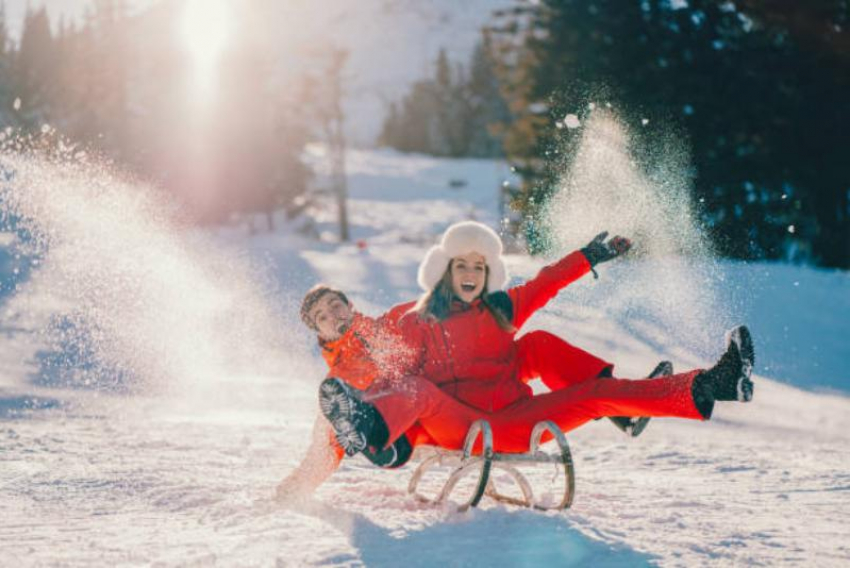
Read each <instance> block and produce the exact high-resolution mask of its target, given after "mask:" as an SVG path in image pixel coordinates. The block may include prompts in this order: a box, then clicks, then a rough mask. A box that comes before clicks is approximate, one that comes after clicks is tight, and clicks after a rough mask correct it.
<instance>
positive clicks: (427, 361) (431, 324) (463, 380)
mask: <svg viewBox="0 0 850 568" xmlns="http://www.w3.org/2000/svg"><path fill="white" fill-rule="evenodd" d="M588 272H590V263H589V262H588V261H587V259H586V258H585V257H584V255H583V254H582V253H581V252H578V251H576V252H573V253H571V254H569V255H567V256H566V257H564V258H562V259H561V260H559V261H558V262H555V263H553V264H551V265H549V266H546V267H544V268H543V269H542V270H541V271H540V272H539V273H538V274H537V276H535V277H534V278H533V279H531V280H529V281H528V282H526V283H525V284H522V285H520V286H516V287H515V288H511V289H509V290H507V292H497V293H495V294H491V300H492V302H491V303H493V304H496V305H497V306H498V308H499V309H501V310H502V312H503V313H504V314H505V315H507V316H508V317H509V319H510V321H511V323H513V325H514V327H515V331H513V332H509V331H506V330H504V329H502V328H500V327H499V325H498V323H497V322H496V320H495V318H494V317H493V316H492V314H491V313H490V312H489V311H488V310H487V308H486V307H485V306H484V305H483V304H482V302H481V300H480V299H479V300H476V301H474V302H472V303H470V304H465V303H463V302H459V301H458V302H456V303H455V304H454V305H453V306H452V313H451V315H449V317H447V318H446V319H445V320H443V321H436V320H430V321H429V320H425V319H423V318H421V317H419V315H418V314H415V313H409V314H406V315H404V316H403V317H402V318H401V320H400V322H399V325H400V328H401V329H402V331H403V333H404V335H405V339H406V340H407V344H408V345H409V346H410V347H412V348H413V349H414V350H415V356H416V359H415V365H414V366H413V367H412V368H411V369H410V372H409V374H411V375H418V376H422V377H426V378H427V379H429V380H430V381H432V382H434V383H436V384H437V385H438V386H439V387H440V389H441V390H443V391H444V392H445V393H447V394H448V395H450V396H452V397H454V398H456V399H458V400H460V401H461V402H465V403H466V404H469V405H470V406H474V407H475V408H478V409H480V410H485V411H488V412H493V411H496V410H499V409H500V408H503V407H505V406H507V405H509V404H512V403H513V402H516V401H517V400H521V399H523V398H527V397H530V396H532V391H531V388H530V387H529V386H528V385H526V384H525V383H523V382H522V381H521V380H520V378H519V372H520V371H519V365H518V361H517V347H516V344H515V342H514V336H515V335H516V330H519V328H521V327H522V325H523V324H524V323H525V322H526V321H527V320H528V318H530V317H531V316H532V314H534V312H535V311H537V310H539V309H540V308H542V307H543V306H545V305H546V303H547V302H549V300H551V299H552V298H553V297H554V296H555V295H556V294H557V293H558V291H560V290H561V289H562V288H564V287H565V286H567V285H568V284H570V283H571V282H573V281H575V280H577V279H578V278H581V277H582V276H584V275H585V274H587V273H588ZM570 364H571V365H579V366H581V365H585V364H586V365H599V360H598V359H596V358H595V357H594V358H592V360H590V359H588V360H587V361H582V360H577V361H571V362H570Z"/></svg>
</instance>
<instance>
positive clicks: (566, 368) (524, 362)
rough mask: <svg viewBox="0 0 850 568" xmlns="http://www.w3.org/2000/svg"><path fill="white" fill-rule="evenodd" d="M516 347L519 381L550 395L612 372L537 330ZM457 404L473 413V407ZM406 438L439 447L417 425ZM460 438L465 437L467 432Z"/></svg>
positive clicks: (593, 358) (605, 364) (416, 443)
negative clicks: (538, 382)
mask: <svg viewBox="0 0 850 568" xmlns="http://www.w3.org/2000/svg"><path fill="white" fill-rule="evenodd" d="M516 346H517V354H516V362H517V373H518V375H519V380H521V381H522V382H524V383H527V382H528V381H530V380H532V379H537V378H539V379H541V381H542V382H543V384H544V385H546V387H547V388H548V389H549V390H551V391H555V390H560V389H562V388H565V387H568V386H571V385H576V384H578V383H581V382H584V381H587V380H590V379H594V380H595V379H596V378H598V377H599V376H600V374H602V373H603V371H606V370H607V371H609V373H610V371H611V370H613V368H614V365H613V364H611V363H608V362H607V361H604V360H603V359H600V358H599V357H597V356H595V355H593V354H591V353H588V352H587V351H584V350H583V349H579V348H578V347H576V346H574V345H571V344H570V343H567V342H566V341H564V340H563V339H561V338H560V337H558V336H557V335H554V334H552V333H549V332H548V331H543V330H537V331H531V332H529V333H526V334H525V335H523V336H522V337H520V338H519V339H517V341H516ZM458 404H461V406H463V407H465V408H472V409H473V410H475V408H474V407H468V406H467V405H465V404H462V403H458ZM466 429H468V427H467V428H466ZM406 434H407V438H408V440H409V441H410V443H411V444H413V445H414V446H421V445H441V444H440V443H439V442H438V441H436V440H434V439H433V438H432V437H431V436H430V435H429V433H428V431H427V430H425V429H423V428H422V427H421V426H420V425H418V424H413V426H411V428H410V430H408V431H407V432H406ZM460 435H461V436H466V430H464V431H463V432H461V433H460Z"/></svg>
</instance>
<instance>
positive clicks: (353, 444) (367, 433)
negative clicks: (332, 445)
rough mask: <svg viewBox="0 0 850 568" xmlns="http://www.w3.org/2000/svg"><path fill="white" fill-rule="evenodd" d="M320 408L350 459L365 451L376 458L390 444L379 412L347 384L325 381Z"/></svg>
mask: <svg viewBox="0 0 850 568" xmlns="http://www.w3.org/2000/svg"><path fill="white" fill-rule="evenodd" d="M319 408H321V410H322V414H324V415H325V418H327V419H328V422H330V423H331V426H332V427H333V429H334V433H335V434H336V439H337V441H338V442H339V445H340V446H342V449H343V450H345V453H346V454H347V455H349V456H353V455H355V454H357V453H360V452H363V451H369V452H370V453H371V454H372V455H377V454H378V453H380V452H381V450H383V448H384V446H385V445H386V444H387V441H388V439H389V430H388V429H387V423H386V422H384V419H383V417H382V416H381V414H380V413H379V412H378V409H377V408H375V407H374V406H373V405H371V404H369V403H368V402H364V401H362V400H361V399H360V397H359V396H358V394H357V392H356V391H355V389H352V388H351V387H349V386H348V385H347V384H345V382H344V381H342V380H340V379H336V378H330V379H325V380H324V381H322V384H321V386H320V387H319ZM379 459H381V458H379Z"/></svg>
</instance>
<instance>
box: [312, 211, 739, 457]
mask: <svg viewBox="0 0 850 568" xmlns="http://www.w3.org/2000/svg"><path fill="white" fill-rule="evenodd" d="M605 236H606V235H605V234H603V235H600V236H599V237H597V238H596V239H594V240H593V241H592V242H591V243H590V244H589V245H588V246H587V247H585V248H584V249H582V250H581V251H576V252H574V253H571V254H569V255H567V256H566V257H564V258H563V259H561V260H560V261H558V262H556V263H554V264H552V265H550V266H548V267H546V268H544V269H543V270H542V271H541V272H540V273H539V274H538V275H537V276H536V277H535V278H534V279H532V280H530V281H529V282H527V283H525V284H523V285H521V286H517V287H515V288H511V289H509V290H508V291H507V292H495V293H489V292H488V290H491V289H495V290H499V289H500V288H501V287H502V286H503V285H504V283H505V281H506V279H507V278H506V274H505V270H504V265H503V263H502V259H501V241H500V240H499V238H498V236H496V235H495V233H493V232H492V231H491V230H490V229H488V228H486V227H485V226H483V225H481V224H479V223H473V222H467V223H460V224H457V225H455V226H453V227H450V228H449V230H448V231H447V232H446V234H445V235H444V237H443V240H442V243H441V244H440V245H439V246H437V247H434V248H433V249H432V250H431V251H430V252H429V253H428V256H427V257H426V259H425V261H424V262H423V264H422V266H421V267H420V272H419V282H420V284H421V285H422V286H423V288H425V289H426V290H428V292H427V293H426V295H425V296H423V298H422V300H420V302H419V303H418V305H417V308H416V309H415V310H414V311H412V312H411V313H409V314H407V315H406V316H405V317H403V318H402V319H401V321H400V328H401V329H402V332H403V334H404V335H405V338H406V340H407V342H408V344H409V345H410V346H411V347H412V348H413V349H414V351H415V352H416V354H417V355H418V358H417V362H416V364H415V365H414V367H412V368H411V372H410V373H409V378H408V381H407V383H406V385H405V388H404V389H402V390H399V389H397V388H393V387H390V388H376V389H371V390H370V391H369V392H367V393H365V396H361V395H358V394H357V393H354V392H352V391H351V390H350V389H347V388H346V387H345V385H344V384H341V383H339V382H334V381H333V380H332V379H329V380H328V381H325V383H323V386H322V389H321V394H320V397H323V402H324V404H323V412H326V416H328V418H329V420H330V421H331V422H332V423H333V424H334V427H335V429H336V430H337V436H338V438H339V439H343V438H344V439H346V444H347V445H348V447H346V451H347V452H349V453H356V452H357V451H360V450H362V449H363V448H364V447H367V446H373V447H374V446H378V447H382V446H383V445H384V444H385V443H386V441H387V440H393V439H395V437H396V436H397V435H399V434H400V433H402V432H404V431H405V430H406V429H407V428H408V427H409V426H410V425H412V424H413V423H414V422H417V421H418V422H419V424H420V425H421V426H422V428H423V429H424V430H425V431H426V432H427V434H428V435H429V436H430V437H431V438H433V439H434V440H436V441H437V442H438V443H439V445H441V446H444V447H449V448H452V447H455V448H457V447H459V446H460V443H461V442H462V440H463V438H464V436H465V434H466V430H467V429H468V426H469V425H470V424H471V422H472V421H474V420H476V419H478V418H480V417H482V416H483V417H486V418H488V420H490V422H491V426H492V427H493V434H494V443H495V448H496V450H497V451H505V452H522V451H526V450H527V448H528V440H529V435H530V433H531V429H532V428H533V427H534V425H535V424H536V423H537V422H538V421H540V420H547V419H548V420H553V421H554V422H556V423H557V424H558V425H559V426H560V427H561V428H562V429H563V430H565V431H568V430H571V429H573V428H575V427H577V426H580V425H581V424H584V423H585V422H587V421H588V420H591V419H594V418H599V417H602V416H617V415H621V416H673V417H682V418H692V419H707V418H709V417H710V415H711V411H712V409H713V406H714V401H716V400H742V401H746V400H749V399H750V398H751V396H752V382H751V381H750V372H751V369H752V359H753V355H752V343H751V340H750V338H749V333H748V332H747V330H746V328H743V327H741V328H738V329H737V330H736V333H735V334H733V337H732V339H733V341H731V342H730V344H729V345H728V346H727V352H726V353H725V354H724V356H723V358H721V360H720V361H719V362H718V364H717V365H716V366H715V367H713V368H712V369H710V370H708V371H702V370H693V371H690V372H688V373H684V374H680V375H672V376H668V377H661V378H657V379H648V380H642V381H630V380H623V379H615V378H604V379H599V378H597V376H598V375H599V373H598V371H597V372H596V373H595V374H594V373H592V372H590V373H581V374H577V375H575V376H574V377H572V378H571V377H568V376H566V374H565V376H564V377H563V380H562V383H563V385H562V388H560V389H559V390H557V391H554V392H551V393H547V394H545V395H539V396H536V397H534V396H532V392H531V389H530V388H529V387H528V385H526V384H525V383H524V382H523V381H522V380H520V366H519V364H518V361H517V357H516V354H517V348H516V345H515V342H514V334H515V333H516V330H517V329H519V328H520V327H521V326H522V325H523V324H524V323H525V321H526V320H527V319H528V318H529V317H530V316H531V315H532V314H533V313H534V312H535V311H536V310H538V309H540V308H541V307H543V306H544V305H545V304H546V303H547V302H548V301H549V300H550V299H551V298H552V297H554V296H555V295H556V294H557V292H558V291H559V290H560V289H562V288H563V287H565V286H566V285H568V284H569V283H571V282H573V281H575V280H576V279H578V278H580V277H581V276H583V275H585V274H587V273H588V272H590V271H591V270H592V269H593V266H594V265H595V264H598V263H599V262H603V261H606V260H610V259H612V258H614V257H616V256H618V255H619V254H622V253H623V252H625V251H627V250H628V248H629V247H630V243H629V242H628V240H626V239H622V238H619V237H615V238H614V239H611V240H610V241H608V242H607V243H606V242H605V240H604V239H605ZM446 395H448V396H446ZM361 399H363V400H361ZM343 400H344V401H345V402H344V403H342V404H338V403H340V402H342V401H343ZM364 401H365V402H364ZM461 403H463V404H461ZM342 407H345V409H349V410H348V411H346V410H345V409H343V408H342ZM491 413H492V414H491ZM346 444H343V445H346ZM361 446H362V447H361Z"/></svg>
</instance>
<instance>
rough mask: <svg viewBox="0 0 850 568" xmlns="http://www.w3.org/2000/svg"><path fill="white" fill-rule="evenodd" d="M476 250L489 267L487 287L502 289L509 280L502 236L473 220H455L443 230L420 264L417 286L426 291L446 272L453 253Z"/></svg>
mask: <svg viewBox="0 0 850 568" xmlns="http://www.w3.org/2000/svg"><path fill="white" fill-rule="evenodd" d="M470 252H477V253H478V254H480V255H482V256H483V257H484V259H485V261H486V262H487V267H488V268H489V269H490V274H489V275H488V277H487V290H488V291H490V292H495V291H496V290H501V289H503V288H504V287H505V284H507V283H508V271H507V269H506V268H505V262H504V261H503V260H502V239H500V238H499V235H497V234H496V232H495V231H494V230H493V229H491V228H490V227H488V226H487V225H483V224H481V223H478V222H476V221H463V222H461V223H455V224H454V225H452V226H451V227H449V228H448V229H446V232H445V233H443V238H442V240H441V241H440V244H439V245H437V246H433V247H431V250H429V251H428V254H426V255H425V258H424V259H423V260H422V264H420V265H419V276H418V278H417V280H418V281H419V286H420V287H422V289H423V290H425V291H426V292H428V291H430V290H432V289H433V288H434V286H436V285H437V283H438V282H439V281H440V278H442V277H443V274H445V273H446V268H448V266H449V262H450V261H451V259H453V258H454V257H456V256H460V255H462V254H468V253H470Z"/></svg>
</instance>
